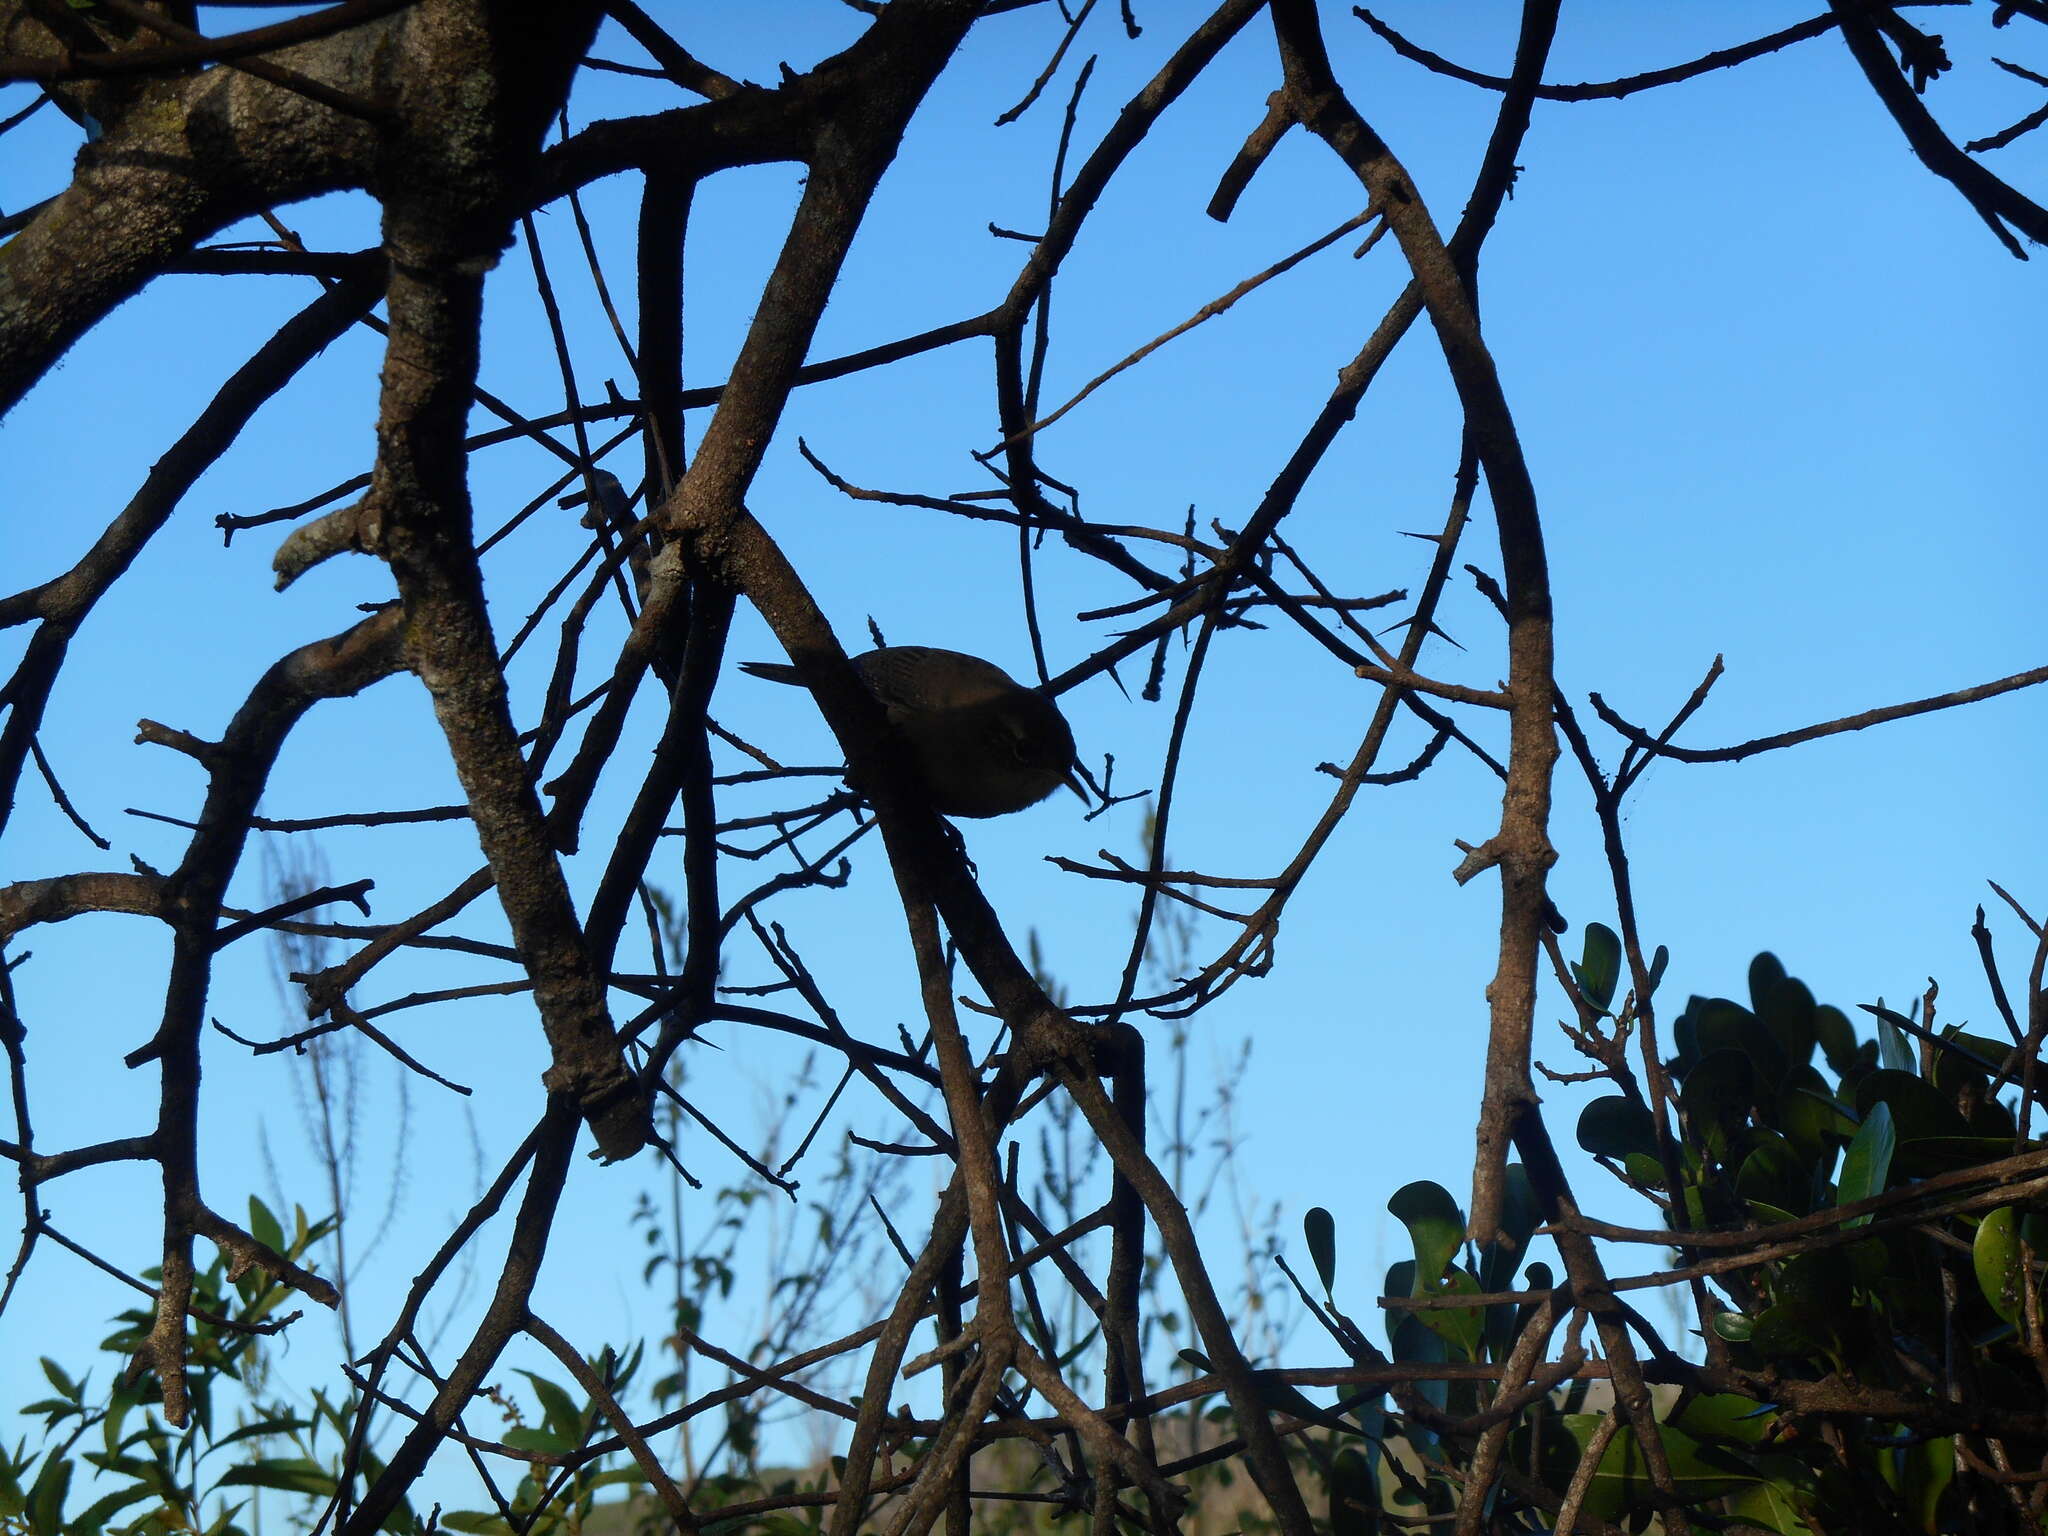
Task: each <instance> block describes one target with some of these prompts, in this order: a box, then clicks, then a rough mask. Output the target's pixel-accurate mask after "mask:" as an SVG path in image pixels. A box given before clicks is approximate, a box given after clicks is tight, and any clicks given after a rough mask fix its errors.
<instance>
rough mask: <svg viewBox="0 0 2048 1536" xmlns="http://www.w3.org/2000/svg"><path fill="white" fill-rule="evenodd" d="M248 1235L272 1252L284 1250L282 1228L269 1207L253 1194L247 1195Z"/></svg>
mask: <svg viewBox="0 0 2048 1536" xmlns="http://www.w3.org/2000/svg"><path fill="white" fill-rule="evenodd" d="M249 1235H250V1236H251V1237H253V1238H255V1239H256V1241H257V1242H259V1243H262V1244H263V1245H264V1246H265V1247H267V1248H269V1249H270V1250H271V1251H272V1252H274V1253H283V1252H284V1251H285V1243H284V1228H283V1227H281V1226H279V1225H278V1224H277V1218H276V1217H275V1216H273V1215H271V1214H270V1207H269V1206H267V1205H265V1204H264V1203H263V1202H262V1201H261V1200H258V1199H257V1198H256V1197H255V1196H254V1195H251V1196H250V1197H249Z"/></svg>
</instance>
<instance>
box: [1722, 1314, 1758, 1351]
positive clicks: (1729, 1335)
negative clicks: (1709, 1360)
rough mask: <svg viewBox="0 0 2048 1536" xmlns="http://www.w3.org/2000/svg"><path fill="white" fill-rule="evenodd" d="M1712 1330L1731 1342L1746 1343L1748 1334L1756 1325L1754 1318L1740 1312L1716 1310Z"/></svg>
mask: <svg viewBox="0 0 2048 1536" xmlns="http://www.w3.org/2000/svg"><path fill="white" fill-rule="evenodd" d="M1713 1327H1714V1332H1716V1333H1718V1334H1719V1335H1720V1336H1721V1337H1722V1338H1724V1339H1726V1340H1727V1341H1728V1342H1729V1343H1731V1344H1747V1343H1748V1342H1749V1335H1750V1333H1751V1332H1752V1330H1754V1329H1755V1327H1756V1320H1755V1319H1754V1318H1749V1317H1744V1316H1743V1315H1742V1314H1741V1313H1740V1312H1716V1313H1715V1314H1714V1324H1713Z"/></svg>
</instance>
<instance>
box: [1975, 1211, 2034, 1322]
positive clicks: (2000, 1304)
mask: <svg viewBox="0 0 2048 1536" xmlns="http://www.w3.org/2000/svg"><path fill="white" fill-rule="evenodd" d="M1970 1261H1971V1263H1972V1264H1974V1265H1975V1266H1976V1270H1977V1285H1978V1288H1979V1289H1981V1290H1982V1291H1983V1292H1984V1299H1985V1300H1986V1301H1988V1302H1990V1303H1991V1310H1992V1311H1994V1312H1996V1313H1997V1314H1998V1315H1999V1316H2000V1317H2002V1318H2004V1319H2005V1320H2006V1321H2007V1322H2008V1323H2017V1322H2018V1321H2019V1317H2020V1302H2021V1299H2022V1296H2023V1294H2024V1291H2023V1288H2022V1276H2021V1274H2020V1235H2019V1222H2018V1212H2017V1211H2016V1210H2015V1209H2014V1208H2013V1207H2012V1206H2009V1205H2002V1206H2000V1207H1999V1208H1998V1209H1997V1210H1995V1211H1993V1212H1991V1213H1990V1214H1989V1215H1988V1216H1986V1217H1985V1218H1984V1219H1983V1220H1982V1221H1980V1222H1978V1223H1977V1238H1976V1241H1975V1242H1973V1243H1971V1244H1970Z"/></svg>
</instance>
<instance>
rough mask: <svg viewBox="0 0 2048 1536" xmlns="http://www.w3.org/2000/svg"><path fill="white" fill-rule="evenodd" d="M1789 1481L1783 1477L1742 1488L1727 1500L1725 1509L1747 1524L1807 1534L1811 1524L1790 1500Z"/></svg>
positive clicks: (1790, 1535)
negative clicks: (1781, 1479)
mask: <svg viewBox="0 0 2048 1536" xmlns="http://www.w3.org/2000/svg"><path fill="white" fill-rule="evenodd" d="M1792 1493H1793V1490H1792V1488H1791V1485H1790V1484H1788V1483H1786V1482H1783V1481H1772V1482H1768V1483H1758V1484H1757V1485H1756V1486H1755V1487H1754V1488H1744V1489H1742V1490H1741V1491H1739V1492H1738V1493H1736V1494H1735V1495H1734V1496H1733V1497H1732V1498H1730V1499H1729V1500H1728V1513H1729V1514H1731V1515H1734V1516H1735V1517H1736V1518H1737V1519H1738V1520H1739V1521H1741V1522H1744V1523H1746V1524H1747V1525H1750V1526H1756V1527H1761V1528H1762V1529H1764V1530H1766V1531H1776V1532H1777V1533H1778V1536H1811V1533H1812V1531H1813V1527H1812V1526H1810V1525H1808V1524H1807V1523H1806V1521H1805V1519H1804V1518H1803V1517H1802V1516H1801V1515H1800V1513H1799V1506H1798V1505H1797V1504H1796V1503H1794V1502H1793V1498H1792Z"/></svg>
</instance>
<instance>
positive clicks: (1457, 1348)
mask: <svg viewBox="0 0 2048 1536" xmlns="http://www.w3.org/2000/svg"><path fill="white" fill-rule="evenodd" d="M1436 1294H1437V1295H1440V1296H1458V1295H1464V1296H1476V1295H1478V1294H1479V1281H1478V1280H1477V1279H1476V1278H1475V1277H1474V1276H1473V1274H1472V1271H1470V1270H1469V1269H1466V1268H1464V1267H1463V1266H1462V1265H1454V1266H1453V1267H1452V1269H1451V1273H1450V1276H1449V1278H1448V1279H1447V1280H1446V1281H1445V1283H1444V1286H1443V1288H1442V1289H1441V1290H1440V1291H1437V1292H1436ZM1415 1316H1417V1317H1419V1318H1421V1319H1422V1326H1423V1327H1425V1328H1427V1329H1429V1330H1430V1331H1431V1332H1432V1333H1434V1334H1437V1335H1438V1336H1439V1337H1441V1338H1442V1339H1443V1341H1444V1342H1445V1343H1446V1344H1448V1345H1450V1347H1451V1358H1452V1359H1454V1360H1477V1359H1478V1358H1479V1336H1480V1330H1481V1327H1482V1326H1483V1324H1484V1321H1485V1320H1484V1318H1483V1317H1482V1316H1481V1309H1480V1308H1478V1307H1469V1308H1468V1307H1453V1308H1448V1309H1446V1310H1444V1311H1436V1310H1434V1309H1432V1310H1431V1311H1428V1312H1418V1313H1416V1314H1415Z"/></svg>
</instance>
